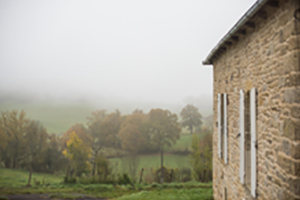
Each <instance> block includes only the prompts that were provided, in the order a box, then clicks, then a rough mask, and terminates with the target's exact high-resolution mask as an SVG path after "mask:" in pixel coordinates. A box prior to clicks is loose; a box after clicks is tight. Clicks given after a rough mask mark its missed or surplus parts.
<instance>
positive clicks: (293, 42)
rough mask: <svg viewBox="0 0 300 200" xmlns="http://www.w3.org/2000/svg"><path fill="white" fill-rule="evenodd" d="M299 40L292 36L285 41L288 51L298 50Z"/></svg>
mask: <svg viewBox="0 0 300 200" xmlns="http://www.w3.org/2000/svg"><path fill="white" fill-rule="evenodd" d="M299 40H300V38H298V36H292V37H290V38H289V39H288V40H287V46H288V49H289V50H295V49H299V48H300V46H299V45H300V44H299V42H300V41H299Z"/></svg>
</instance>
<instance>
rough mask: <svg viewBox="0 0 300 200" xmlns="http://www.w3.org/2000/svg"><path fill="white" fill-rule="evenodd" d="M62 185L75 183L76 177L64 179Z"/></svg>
mask: <svg viewBox="0 0 300 200" xmlns="http://www.w3.org/2000/svg"><path fill="white" fill-rule="evenodd" d="M64 183H72V184H73V183H76V177H67V176H65V178H64Z"/></svg>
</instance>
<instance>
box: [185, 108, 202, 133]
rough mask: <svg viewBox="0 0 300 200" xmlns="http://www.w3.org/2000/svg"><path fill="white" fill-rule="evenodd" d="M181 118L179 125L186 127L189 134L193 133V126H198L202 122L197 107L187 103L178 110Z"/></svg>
mask: <svg viewBox="0 0 300 200" xmlns="http://www.w3.org/2000/svg"><path fill="white" fill-rule="evenodd" d="M180 116H181V118H182V122H181V126H182V127H186V126H187V127H188V129H189V130H190V132H191V134H193V127H195V126H200V125H201V124H202V121H201V118H202V115H201V114H200V113H199V112H198V108H196V107H195V106H193V105H191V104H188V105H186V106H185V107H184V108H183V109H182V111H181V112H180Z"/></svg>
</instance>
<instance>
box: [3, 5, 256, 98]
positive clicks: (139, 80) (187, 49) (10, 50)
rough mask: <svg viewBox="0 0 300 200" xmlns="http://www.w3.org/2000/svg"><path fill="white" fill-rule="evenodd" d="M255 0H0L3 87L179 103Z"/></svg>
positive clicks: (206, 85) (196, 86)
mask: <svg viewBox="0 0 300 200" xmlns="http://www.w3.org/2000/svg"><path fill="white" fill-rule="evenodd" d="M254 3H255V1H254V0H228V1H222V0H210V1H207V0H181V1H176V0H151V1H146V0H145V1H141V0H135V1H133V0H128V1H125V0H118V1H117V0H106V1H101V0H99V1H92V0H84V1H83V0H81V1H79V0H51V1H50V0H48V1H43V0H26V1H23V0H0V90H2V92H3V91H13V92H28V93H31V94H36V95H39V96H45V95H46V96H47V95H52V96H56V97H59V98H63V97H66V96H69V97H76V98H77V97H80V96H81V97H92V98H93V97H95V96H100V97H101V96H107V97H110V96H111V97H117V98H125V99H127V100H143V101H144V100H147V101H156V102H165V103H177V102H180V101H182V100H183V99H184V98H186V97H188V96H200V95H202V94H212V86H213V85H212V84H213V83H212V67H206V66H202V64H201V62H202V60H204V58H205V57H206V56H207V55H208V53H209V52H210V51H211V49H212V48H213V47H214V46H215V45H216V44H217V43H218V41H219V40H220V39H221V38H222V37H223V36H224V35H225V34H226V33H227V32H228V30H229V29H230V28H231V27H232V26H233V25H234V24H235V23H236V22H237V20H238V19H239V18H240V17H241V16H242V15H243V14H244V13H245V12H246V11H247V10H248V9H249V8H250V6H251V5H252V4H254Z"/></svg>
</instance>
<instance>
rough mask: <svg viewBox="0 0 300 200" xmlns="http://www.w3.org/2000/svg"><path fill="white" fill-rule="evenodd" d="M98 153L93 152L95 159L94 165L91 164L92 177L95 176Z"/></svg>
mask: <svg viewBox="0 0 300 200" xmlns="http://www.w3.org/2000/svg"><path fill="white" fill-rule="evenodd" d="M97 155H98V151H96V152H95V158H94V163H93V169H92V176H94V175H95V171H96V159H97Z"/></svg>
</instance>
